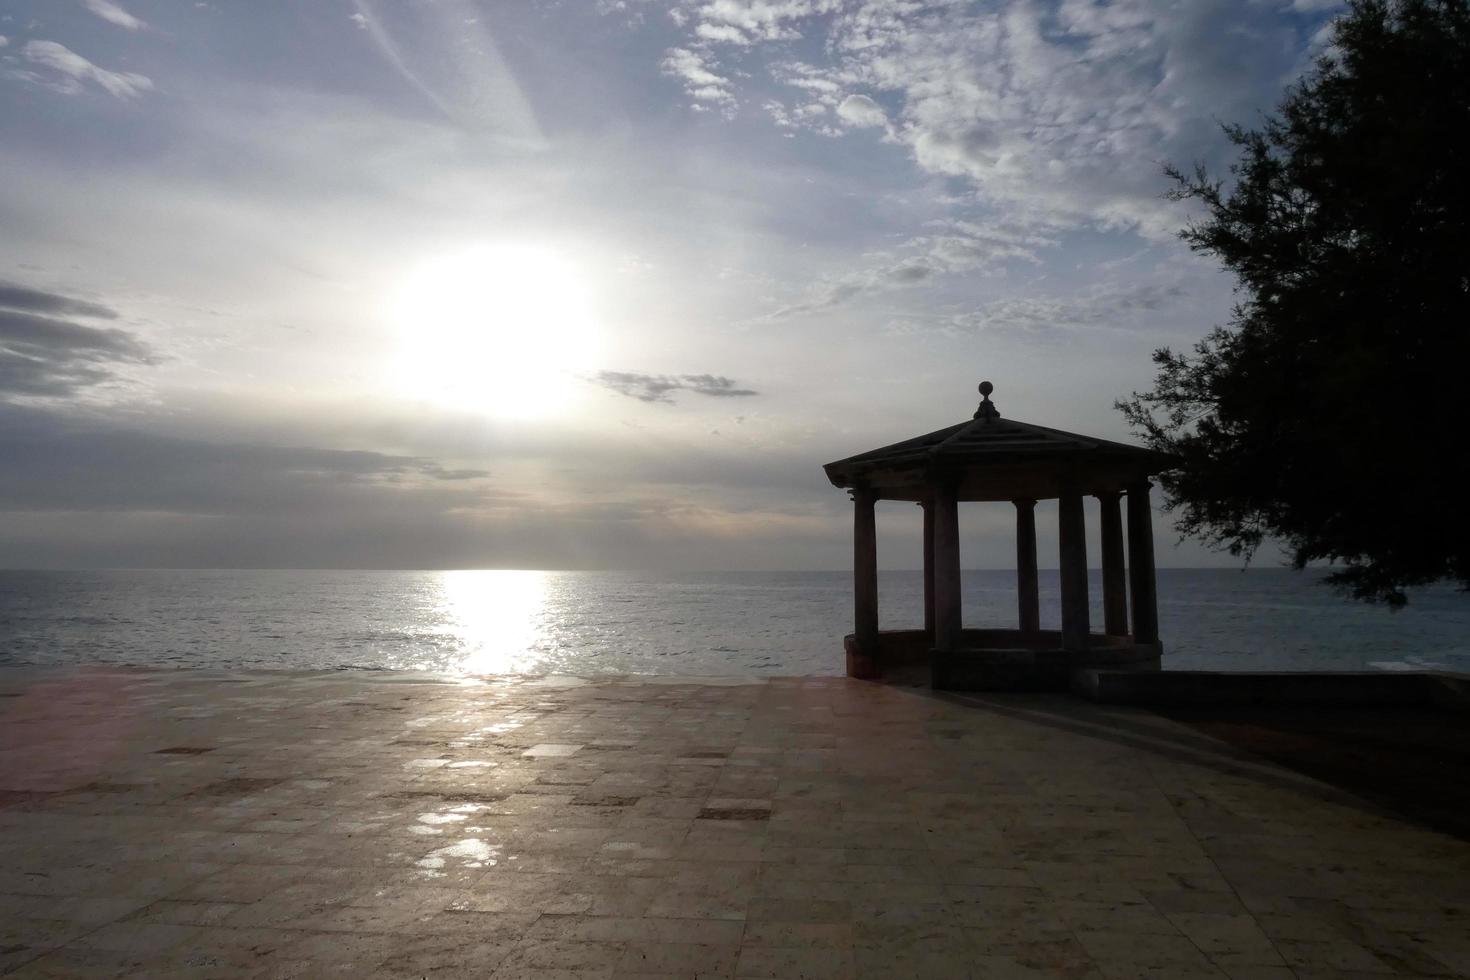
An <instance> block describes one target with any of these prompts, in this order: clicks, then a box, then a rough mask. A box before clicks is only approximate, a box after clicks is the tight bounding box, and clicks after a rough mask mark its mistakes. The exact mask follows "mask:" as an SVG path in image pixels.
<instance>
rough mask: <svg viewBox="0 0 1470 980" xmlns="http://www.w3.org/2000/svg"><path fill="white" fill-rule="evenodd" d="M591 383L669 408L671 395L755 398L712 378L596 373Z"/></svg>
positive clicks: (728, 381) (751, 392) (729, 382)
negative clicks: (659, 403)
mask: <svg viewBox="0 0 1470 980" xmlns="http://www.w3.org/2000/svg"><path fill="white" fill-rule="evenodd" d="M591 380H592V381H593V383H595V384H599V385H601V386H602V387H604V388H608V389H610V390H612V391H616V392H617V393H618V394H620V395H627V396H628V397H629V398H636V399H638V400H639V401H641V402H664V403H665V404H670V405H671V404H673V402H674V399H673V397H672V395H673V393H674V392H676V391H692V392H694V393H695V394H696V395H708V396H710V397H712V398H746V397H749V396H751V395H756V394H759V392H757V391H754V390H752V389H750V388H740V387H737V383H736V382H735V381H734V380H733V379H731V378H726V377H723V376H720V375H716V374H641V373H638V372H635V371H599V372H598V373H597V374H596V375H595V376H593V378H592V379H591Z"/></svg>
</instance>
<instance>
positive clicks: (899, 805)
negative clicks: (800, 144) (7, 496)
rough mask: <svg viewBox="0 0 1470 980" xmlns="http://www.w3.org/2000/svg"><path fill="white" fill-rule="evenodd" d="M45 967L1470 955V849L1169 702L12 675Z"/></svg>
mask: <svg viewBox="0 0 1470 980" xmlns="http://www.w3.org/2000/svg"><path fill="white" fill-rule="evenodd" d="M0 973H5V974H6V975H7V976H16V977H113V976H136V977H159V978H164V977H191V978H203V977H261V978H268V977H303V978H312V977H330V976H353V977H402V978H415V977H437V978H460V977H465V978H469V977H474V978H493V980H513V978H541V980H564V978H582V977H598V978H608V977H617V978H636V977H647V978H652V977H668V978H672V977H683V978H690V977H742V978H743V977H766V978H790V980H798V978H801V980H825V978H863V980H868V978H872V980H878V978H896V977H922V978H950V977H966V978H969V977H973V978H1013V977H1014V978H1030V977H1065V978H1078V980H1081V978H1087V980H1091V978H1109V980H1132V978H1143V977H1157V978H1178V980H1191V978H1195V977H1212V978H1222V977H1229V978H1237V980H1277V978H1359V980H1365V978H1373V977H1383V976H1393V975H1397V976H1467V975H1470V844H1467V843H1466V842H1463V841H1459V840H1456V839H1454V838H1451V837H1448V836H1444V835H1442V834H1438V833H1435V832H1433V831H1431V830H1428V829H1424V828H1422V827H1418V826H1415V825H1412V824H1410V823H1407V822H1404V821H1403V820H1401V819H1399V818H1396V817H1393V816H1391V815H1388V814H1385V813H1383V812H1382V811H1379V810H1377V809H1375V808H1374V807H1373V806H1372V805H1370V804H1367V803H1364V802H1362V801H1360V800H1358V799H1356V798H1354V797H1352V796H1349V795H1347V794H1345V793H1344V792H1342V791H1340V790H1337V789H1334V788H1332V787H1329V786H1327V785H1325V784H1322V783H1318V782H1315V781H1313V780H1311V779H1310V778H1308V777H1305V776H1302V775H1298V774H1296V773H1293V772H1291V771H1289V770H1285V769H1281V768H1278V767H1276V766H1274V765H1272V764H1270V763H1266V762H1264V761H1260V760H1258V759H1256V758H1254V757H1252V756H1249V755H1246V754H1244V753H1243V752H1242V751H1241V750H1239V749H1236V748H1232V747H1230V746H1228V745H1226V744H1224V743H1222V742H1218V741H1215V740H1214V739H1212V738H1211V737H1209V736H1208V735H1206V734H1203V733H1201V732H1199V731H1196V730H1193V729H1191V728H1188V727H1186V726H1183V725H1180V724H1177V723H1174V722H1171V721H1168V720H1165V719H1163V718H1160V717H1158V716H1155V715H1151V714H1148V713H1146V712H1141V711H1134V710H1129V709H1112V708H1103V707H1099V706H1096V705H1090V704H1086V703H1082V702H1078V701H1074V700H1070V699H1068V698H1064V697H1050V696H1020V695H1016V696H1007V697H993V698H978V697H974V698H961V697H952V698H941V697H935V696H932V695H929V694H928V693H927V692H922V691H915V690H904V689H899V688H893V687H885V686H880V685H874V684H868V683H863V682H859V681H850V680H847V679H844V678H815V677H814V678H790V679H774V680H762V681H751V682H743V681H732V680H729V679H725V680H707V681H701V680H698V679H682V678H602V679H597V680H577V679H571V678H547V679H540V680H537V679H526V678H511V679H499V680H488V681H480V682H463V681H455V680H444V679H436V678H428V677H424V676H422V675H411V674H371V673H357V672H335V673H288V672H272V673H267V672H260V673H224V672H214V671H145V670H120V669H107V670H84V671H80V672H34V671H26V670H19V669H9V670H5V671H0Z"/></svg>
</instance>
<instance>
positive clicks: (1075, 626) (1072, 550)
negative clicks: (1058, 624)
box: [1057, 493, 1089, 650]
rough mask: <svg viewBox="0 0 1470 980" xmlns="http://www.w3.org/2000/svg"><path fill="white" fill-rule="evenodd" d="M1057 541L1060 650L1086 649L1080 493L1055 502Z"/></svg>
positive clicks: (1083, 528)
mask: <svg viewBox="0 0 1470 980" xmlns="http://www.w3.org/2000/svg"><path fill="white" fill-rule="evenodd" d="M1057 517H1058V524H1059V527H1058V531H1059V532H1060V537H1061V549H1060V551H1061V554H1060V556H1059V557H1060V559H1061V566H1062V646H1063V647H1064V648H1065V649H1067V650H1085V649H1087V632H1088V629H1089V624H1088V621H1087V620H1088V614H1087V530H1086V519H1085V517H1084V516H1083V510H1082V495H1081V494H1080V493H1065V494H1063V495H1062V497H1061V500H1060V501H1058V507H1057Z"/></svg>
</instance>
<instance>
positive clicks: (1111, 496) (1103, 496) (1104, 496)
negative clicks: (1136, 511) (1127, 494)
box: [1092, 490, 1123, 500]
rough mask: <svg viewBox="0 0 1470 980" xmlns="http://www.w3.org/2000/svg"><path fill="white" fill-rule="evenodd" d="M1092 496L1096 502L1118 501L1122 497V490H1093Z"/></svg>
mask: <svg viewBox="0 0 1470 980" xmlns="http://www.w3.org/2000/svg"><path fill="white" fill-rule="evenodd" d="M1092 496H1094V497H1096V498H1097V499H1098V500H1120V499H1122V497H1123V491H1122V490H1094V491H1093V492H1092Z"/></svg>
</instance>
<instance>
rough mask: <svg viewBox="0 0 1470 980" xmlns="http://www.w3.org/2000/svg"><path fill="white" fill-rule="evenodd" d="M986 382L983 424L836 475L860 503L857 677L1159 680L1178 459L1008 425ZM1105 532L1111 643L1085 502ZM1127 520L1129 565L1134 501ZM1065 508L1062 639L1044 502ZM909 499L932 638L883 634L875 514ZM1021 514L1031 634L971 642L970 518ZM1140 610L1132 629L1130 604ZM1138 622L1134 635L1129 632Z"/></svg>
mask: <svg viewBox="0 0 1470 980" xmlns="http://www.w3.org/2000/svg"><path fill="white" fill-rule="evenodd" d="M993 390H994V387H993V386H992V385H991V384H990V382H988V381H984V382H981V384H980V395H981V402H980V407H979V408H978V409H977V410H976V412H975V416H974V418H972V419H970V420H968V421H965V422H961V423H959V424H958V425H952V426H950V427H949V428H946V429H939V430H938V431H936V432H930V433H927V434H926V435H922V436H917V437H915V438H913V439H908V440H905V441H903V442H899V443H894V444H893V445H891V446H884V447H883V448H881V449H874V450H872V451H870V452H866V453H861V454H859V455H857V456H849V457H848V458H847V459H841V460H838V461H837V462H835V463H828V464H827V465H826V466H825V467H823V469H824V470H825V471H826V473H827V479H828V480H830V481H831V482H832V484H833V485H834V486H837V487H841V488H844V489H847V490H849V491H850V493H851V496H852V500H853V504H854V520H853V591H854V612H855V623H854V626H853V632H852V634H851V635H849V636H847V637H846V638H845V641H844V646H845V649H846V652H847V673H848V676H850V677H860V678H870V679H876V678H880V677H883V676H884V675H885V673H886V672H891V671H894V670H895V668H899V667H902V666H907V665H920V664H923V663H925V662H927V663H928V664H929V667H930V682H931V684H932V685H933V686H934V687H936V688H942V689H948V690H1026V689H1031V690H1036V689H1053V688H1064V687H1066V686H1067V684H1068V682H1069V680H1070V677H1071V675H1072V673H1073V671H1075V670H1077V669H1079V668H1084V667H1130V668H1141V669H1148V668H1153V669H1157V668H1158V666H1159V657H1160V654H1161V653H1162V650H1163V648H1162V646H1161V645H1160V643H1159V617H1158V602H1157V598H1156V596H1155V591H1154V545H1153V524H1152V520H1151V516H1150V511H1149V488H1150V486H1152V484H1151V483H1149V479H1148V478H1149V477H1150V476H1151V475H1154V474H1157V473H1159V472H1161V471H1163V470H1166V469H1169V468H1171V467H1173V466H1174V465H1175V464H1176V463H1177V460H1176V458H1175V457H1173V456H1170V455H1168V454H1166V453H1160V452H1155V451H1153V450H1149V449H1141V448H1139V447H1137V446H1129V445H1125V444H1123V443H1117V442H1109V441H1107V440H1104V439H1095V438H1093V437H1091V436H1083V435H1077V434H1075V433H1072V432H1062V431H1060V430H1058V429H1048V428H1044V427H1042V426H1039V425H1030V424H1028V423H1025V422H1015V421H1011V420H1008V419H1002V418H1001V416H1000V412H999V411H998V410H997V409H996V407H995V405H994V404H993V403H992V402H991V400H990V394H991V392H992V391H993ZM1088 496H1091V497H1094V498H1096V499H1097V502H1098V508H1099V517H1100V520H1101V523H1102V592H1103V595H1102V600H1103V601H1102V608H1103V631H1102V632H1101V633H1096V632H1093V631H1092V629H1091V625H1090V623H1089V613H1088V596H1087V538H1086V529H1085V517H1084V507H1083V498H1084V497H1088ZM1125 498H1126V500H1127V509H1128V522H1127V526H1128V530H1127V541H1128V546H1127V558H1126V564H1125V558H1124V550H1123V549H1124V546H1123V540H1124V531H1123V515H1122V507H1121V504H1122V501H1123V500H1124V499H1125ZM1051 499H1056V500H1057V501H1058V532H1059V539H1060V548H1059V552H1060V554H1059V555H1058V559H1059V562H1058V563H1059V566H1060V568H1061V606H1062V610H1061V612H1062V616H1061V619H1062V622H1061V626H1062V628H1061V629H1060V630H1044V629H1042V628H1041V615H1040V601H1039V595H1038V589H1037V578H1036V567H1037V566H1036V512H1035V508H1036V502H1037V501H1038V500H1051ZM880 500H904V501H910V502H914V503H917V504H919V505H920V506H921V507H923V508H924V628H923V629H922V630H880V629H879V628H878V553H877V532H876V526H875V523H874V507H875V505H876V504H877V503H878V501H880ZM962 501H964V502H970V501H1010V502H1011V503H1012V504H1013V505H1014V506H1015V510H1016V593H1017V600H1018V602H1017V604H1018V607H1019V620H1020V621H1019V624H1018V626H1019V628H1018V629H990V628H986V629H966V628H965V627H964V625H963V623H962V618H961V606H960V539H959V519H958V505H959V504H960V502H962ZM1130 598H1131V599H1132V602H1131V613H1132V615H1131V617H1130V615H1129V613H1130V603H1129V599H1130ZM1130 618H1131V621H1132V622H1131V626H1132V629H1131V631H1130V628H1129V627H1130Z"/></svg>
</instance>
